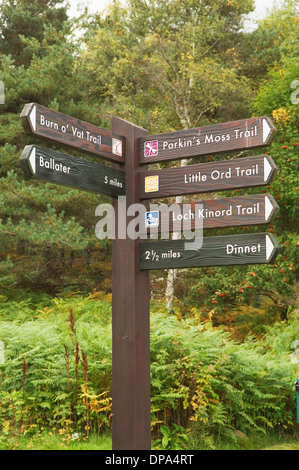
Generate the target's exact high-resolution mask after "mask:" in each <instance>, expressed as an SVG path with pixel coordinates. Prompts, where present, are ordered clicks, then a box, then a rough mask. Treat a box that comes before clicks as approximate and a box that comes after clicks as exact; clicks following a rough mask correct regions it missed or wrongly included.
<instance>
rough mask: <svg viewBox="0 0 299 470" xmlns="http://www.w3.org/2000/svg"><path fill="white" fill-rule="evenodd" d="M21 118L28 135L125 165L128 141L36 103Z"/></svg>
mask: <svg viewBox="0 0 299 470" xmlns="http://www.w3.org/2000/svg"><path fill="white" fill-rule="evenodd" d="M20 117H21V120H22V123H23V127H24V129H25V131H26V132H27V133H28V134H31V135H35V136H37V137H42V138H43V139H46V140H49V141H52V142H53V141H54V142H59V143H60V144H63V145H66V146H70V147H73V148H76V149H77V150H81V151H84V152H85V153H89V154H92V155H96V156H99V157H103V158H105V159H106V160H110V161H113V162H118V163H124V161H125V158H124V155H125V139H124V138H123V137H120V136H119V135H116V134H112V133H111V132H109V131H106V130H105V129H101V128H100V127H97V126H95V125H93V124H89V123H87V122H85V121H81V120H80V119H76V118H74V117H71V116H67V115H66V114H62V113H60V112H58V111H53V110H52V109H49V108H46V107H45V106H41V105H39V104H36V103H29V104H26V105H25V107H24V109H23V111H22V113H21V116H20Z"/></svg>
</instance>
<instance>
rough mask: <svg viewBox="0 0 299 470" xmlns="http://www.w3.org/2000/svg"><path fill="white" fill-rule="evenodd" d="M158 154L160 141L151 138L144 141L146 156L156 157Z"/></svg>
mask: <svg viewBox="0 0 299 470" xmlns="http://www.w3.org/2000/svg"><path fill="white" fill-rule="evenodd" d="M156 155H158V141H157V140H151V141H149V142H145V143H144V156H145V157H155V156H156Z"/></svg>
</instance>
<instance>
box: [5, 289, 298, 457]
mask: <svg viewBox="0 0 299 470" xmlns="http://www.w3.org/2000/svg"><path fill="white" fill-rule="evenodd" d="M0 304H1V305H0V307H1V308H0V312H1V313H0V339H1V341H2V342H3V343H4V363H3V364H1V365H0V379H1V382H0V429H1V432H0V448H14V446H15V447H16V446H17V445H18V442H19V441H20V439H21V438H23V437H24V436H27V437H28V439H31V440H32V439H34V436H37V435H39V434H40V433H43V432H45V430H46V431H47V433H50V434H51V435H53V436H56V437H57V438H58V439H60V440H61V442H62V443H66V444H69V443H71V442H73V441H75V440H77V439H88V438H89V437H90V436H92V435H95V434H98V435H100V436H103V435H105V433H107V432H108V433H109V432H110V431H111V401H112V399H111V375H112V357H111V349H112V344H111V343H112V341H111V340H112V338H111V296H110V295H104V294H102V293H94V294H91V295H89V296H88V297H76V296H74V297H71V296H70V297H69V298H54V299H51V298H50V297H47V296H41V297H40V298H39V297H38V295H36V297H35V298H29V296H27V297H26V300H24V299H23V300H22V299H18V300H17V301H12V300H11V299H8V298H6V297H4V296H2V297H1V298H0ZM151 312H152V313H151V375H152V377H151V386H152V392H151V395H152V437H153V443H154V446H155V447H156V448H166V449H167V448H168V449H176V448H177V449H179V448H190V447H191V448H198V447H199V446H201V447H205V448H212V449H213V448H216V446H217V442H218V441H219V440H222V441H226V442H232V443H234V442H235V443H237V442H238V440H240V439H243V437H244V436H245V437H246V436H248V435H250V434H256V433H259V434H260V435H261V436H262V435H267V434H268V433H271V432H277V433H278V434H280V435H285V436H289V437H292V436H293V437H294V436H295V435H296V422H295V420H296V401H295V392H294V382H295V379H296V374H297V375H298V365H297V364H296V361H294V360H292V353H293V351H292V349H291V344H292V342H293V341H295V340H296V338H298V337H299V321H298V318H297V317H296V315H293V316H292V317H291V318H290V319H289V321H288V324H286V323H285V322H283V323H276V324H275V325H274V326H272V327H268V329H267V333H266V334H265V335H264V336H263V338H260V339H259V340H257V339H256V338H254V337H246V338H245V340H244V341H243V342H238V341H236V340H233V339H232V337H231V335H230V333H229V332H228V331H225V330H223V329H222V328H221V327H218V328H215V327H214V326H213V325H212V323H211V321H210V320H206V319H203V317H202V316H201V314H200V312H199V311H194V309H193V314H192V316H189V317H184V318H180V317H179V316H177V315H169V314H166V313H165V311H164V310H163V305H162V304H159V303H157V302H156V303H153V304H152V309H151Z"/></svg>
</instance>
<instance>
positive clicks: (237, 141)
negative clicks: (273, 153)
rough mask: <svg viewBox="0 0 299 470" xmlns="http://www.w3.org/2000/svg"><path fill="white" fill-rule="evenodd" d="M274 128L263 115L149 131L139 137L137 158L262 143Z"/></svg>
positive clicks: (144, 159) (269, 138)
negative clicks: (191, 126)
mask: <svg viewBox="0 0 299 470" xmlns="http://www.w3.org/2000/svg"><path fill="white" fill-rule="evenodd" d="M275 132H276V129H275V127H274V125H273V123H272V121H271V120H270V119H269V118H268V117H266V116H264V117H256V118H250V119H244V120H241V121H235V122H227V123H225V124H215V125H212V126H205V127H198V128H194V129H188V130H183V131H178V132H170V133H167V134H158V135H151V136H147V137H142V138H141V139H139V161H140V163H142V164H148V163H154V162H163V161H167V160H179V159H182V158H191V157H196V156H200V155H210V154H215V153H220V152H230V151H233V150H246V149H251V148H257V147H265V146H268V145H270V144H271V142H272V140H273V138H274V135H275Z"/></svg>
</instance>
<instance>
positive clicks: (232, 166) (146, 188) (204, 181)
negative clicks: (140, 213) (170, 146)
mask: <svg viewBox="0 0 299 470" xmlns="http://www.w3.org/2000/svg"><path fill="white" fill-rule="evenodd" d="M276 170H277V167H276V165H275V163H274V162H273V160H272V158H271V157H269V156H268V155H259V156H256V157H248V158H236V159H234V160H232V159H231V160H224V161H220V162H213V163H201V164H199V165H187V166H184V167H178V168H167V169H163V170H157V171H153V170H152V171H146V172H141V173H140V183H139V197H140V198H141V199H153V198H161V197H169V196H178V195H184V194H197V193H208V192H212V191H214V192H216V191H225V190H228V189H237V188H251V187H254V186H265V185H266V184H268V183H269V181H271V179H272V178H273V176H274V174H275V172H276Z"/></svg>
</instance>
